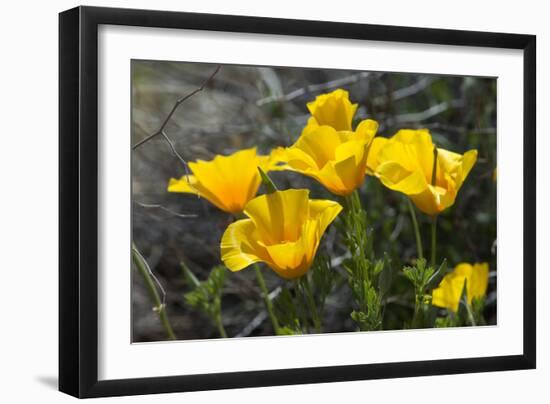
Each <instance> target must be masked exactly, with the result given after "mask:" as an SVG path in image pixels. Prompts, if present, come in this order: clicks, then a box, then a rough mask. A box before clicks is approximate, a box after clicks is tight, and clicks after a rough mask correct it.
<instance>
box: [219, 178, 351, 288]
mask: <svg viewBox="0 0 550 404" xmlns="http://www.w3.org/2000/svg"><path fill="white" fill-rule="evenodd" d="M341 210H342V207H341V206H340V205H339V204H338V203H337V202H333V201H329V200H315V199H309V191H308V190H306V189H289V190H286V191H275V192H273V193H271V194H267V195H261V196H258V197H257V198H254V199H252V200H251V201H250V202H248V204H247V205H246V207H245V209H244V213H245V215H246V216H248V218H247V219H242V220H237V221H236V222H234V223H232V224H230V225H229V226H228V227H227V229H226V230H225V233H224V234H223V237H222V241H221V256H222V260H223V262H224V264H225V266H227V268H229V269H230V270H231V271H240V270H241V269H244V268H246V267H247V266H249V265H251V264H253V263H255V262H265V263H266V264H267V265H268V266H269V267H270V268H271V269H273V270H274V271H275V272H276V273H277V274H278V275H279V276H281V277H282V278H285V279H295V278H299V277H300V276H302V275H303V274H305V273H306V272H307V271H308V269H309V267H310V266H311V264H312V263H313V259H314V257H315V253H316V252H317V248H318V247H319V242H320V240H321V237H322V235H323V233H324V232H325V230H326V228H327V227H328V225H329V224H330V223H331V222H332V221H333V220H334V219H335V218H336V216H337V215H338V213H340V211H341Z"/></svg>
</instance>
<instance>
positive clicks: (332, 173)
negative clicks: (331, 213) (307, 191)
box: [278, 119, 378, 196]
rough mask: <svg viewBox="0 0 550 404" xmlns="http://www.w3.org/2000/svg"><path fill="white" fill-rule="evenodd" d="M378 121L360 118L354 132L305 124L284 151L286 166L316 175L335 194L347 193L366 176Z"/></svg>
mask: <svg viewBox="0 0 550 404" xmlns="http://www.w3.org/2000/svg"><path fill="white" fill-rule="evenodd" d="M377 129H378V123H376V121H373V120H371V119H367V120H364V121H362V122H361V123H360V124H359V125H358V126H357V129H356V130H355V132H351V131H337V130H336V129H334V128H333V127H331V126H324V125H323V126H317V125H311V124H308V126H306V128H305V129H304V131H303V132H302V134H301V136H300V137H299V138H298V140H297V141H296V143H294V145H292V146H291V147H288V148H286V149H285V150H284V152H281V151H278V155H281V154H283V157H282V159H283V160H284V161H285V163H286V164H287V165H286V167H285V168H286V169H288V170H292V171H297V172H299V173H301V174H304V175H307V176H309V177H312V178H315V179H316V180H317V181H319V182H320V183H321V184H323V186H324V187H325V188H327V189H328V190H329V191H330V192H332V193H333V194H336V195H342V196H345V195H349V194H350V193H352V192H353V191H354V190H355V189H357V188H359V187H360V186H361V184H362V183H363V180H364V178H365V170H366V165H367V154H368V152H369V145H370V143H371V141H372V139H373V138H374V135H375V134H376V130H377Z"/></svg>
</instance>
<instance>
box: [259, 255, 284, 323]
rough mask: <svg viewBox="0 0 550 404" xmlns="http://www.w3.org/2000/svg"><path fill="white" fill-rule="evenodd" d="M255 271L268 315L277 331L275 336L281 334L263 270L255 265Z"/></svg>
mask: <svg viewBox="0 0 550 404" xmlns="http://www.w3.org/2000/svg"><path fill="white" fill-rule="evenodd" d="M254 270H255V271H256V278H257V279H258V284H259V285H260V289H261V291H262V297H263V298H264V303H265V308H266V309H267V314H268V315H269V318H270V319H271V324H272V325H273V329H274V331H275V334H278V333H279V321H278V320H277V317H276V316H275V312H274V311H273V304H272V302H271V299H270V298H269V291H268V290H267V286H266V284H265V279H264V276H263V274H262V270H261V269H260V267H259V266H258V265H254Z"/></svg>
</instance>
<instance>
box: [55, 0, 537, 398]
mask: <svg viewBox="0 0 550 404" xmlns="http://www.w3.org/2000/svg"><path fill="white" fill-rule="evenodd" d="M100 24H113V25H125V26H140V27H158V28H181V29H194V30H207V31H226V32H242V33H258V34H278V35H291V36H309V37H318V38H344V39H360V40H371V41H392V42H405V43H422V44H439V45H450V46H452V45H463V46H475V47H488V48H509V49H519V50H522V51H523V60H524V76H523V85H524V88H523V119H524V122H523V131H524V133H523V142H524V143H523V148H524V155H523V181H524V188H523V201H524V202H523V204H524V210H523V220H524V224H523V225H524V229H523V230H524V231H523V251H524V259H523V354H521V355H513V356H496V357H482V358H467V359H446V360H428V361H416V362H400V363H380V364H364V365H350V366H333V367H315V368H307V369H306V368H295V369H281V370H262V371H251V372H235V373H218V374H206V375H182V376H170V377H150V378H139V379H123V380H107V381H99V380H98V376H97V371H98V336H97V335H98V322H97V319H98V278H97V275H98V269H97V266H98V187H97V184H98V139H97V133H98V87H97V86H98V66H97V61H98V54H97V53H98V26H99V25H100ZM535 80H536V37H535V36H533V35H519V34H504V33H489V32H472V31H458V30H444V29H425V28H409V27H397V26H382V25H367V24H350V23H338V22H323V21H300V20H289V19H276V18H259V17H244V16H227V15H213V14H196V13H182V12H167V11H150V10H131V9H112V8H96V7H77V8H74V9H71V10H68V11H64V12H62V13H60V15H59V100H60V101H59V186H60V189H59V218H60V219H59V220H60V221H59V234H60V236H59V389H60V390H61V391H63V392H65V393H68V394H70V395H73V396H76V397H81V398H85V397H102V396H120V395H133V394H150V393H167V392H183V391H196V390H210V389H226V388H243V387H259V386H275V385H290V384H302V383H324V382H337V381H351V380H362V379H381V378H396V377H411V376H426V375H442V374H458V373H468V372H489V371H500V370H514V369H533V368H535V366H536V323H535V321H536V320H535V317H536V314H535V313H536V312H535V309H536V287H535V286H536V242H535V241H536V240H535V238H536V209H535V208H536V206H535V204H536V202H535V200H536V185H535V184H536V171H535V166H536V163H535V154H536V153H535V147H536V136H535V130H536V129H535V128H536V108H535V105H536V82H535Z"/></svg>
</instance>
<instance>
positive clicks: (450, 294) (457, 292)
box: [432, 262, 489, 313]
mask: <svg viewBox="0 0 550 404" xmlns="http://www.w3.org/2000/svg"><path fill="white" fill-rule="evenodd" d="M465 283H466V291H467V296H466V298H467V300H468V304H472V299H473V298H479V297H483V296H485V293H486V292H487V285H488V283H489V264H487V263H486V262H485V263H481V264H474V265H471V264H468V263H465V262H463V263H461V264H458V265H457V266H456V267H455V269H454V270H453V272H451V273H449V274H447V275H445V276H444V277H443V279H442V280H441V283H440V284H439V286H438V287H437V288H435V289H434V290H433V291H432V304H433V305H434V306H438V307H443V308H447V309H449V310H452V311H453V312H455V313H456V312H457V311H458V305H459V303H460V297H461V296H462V291H463V288H464V284H465Z"/></svg>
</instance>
